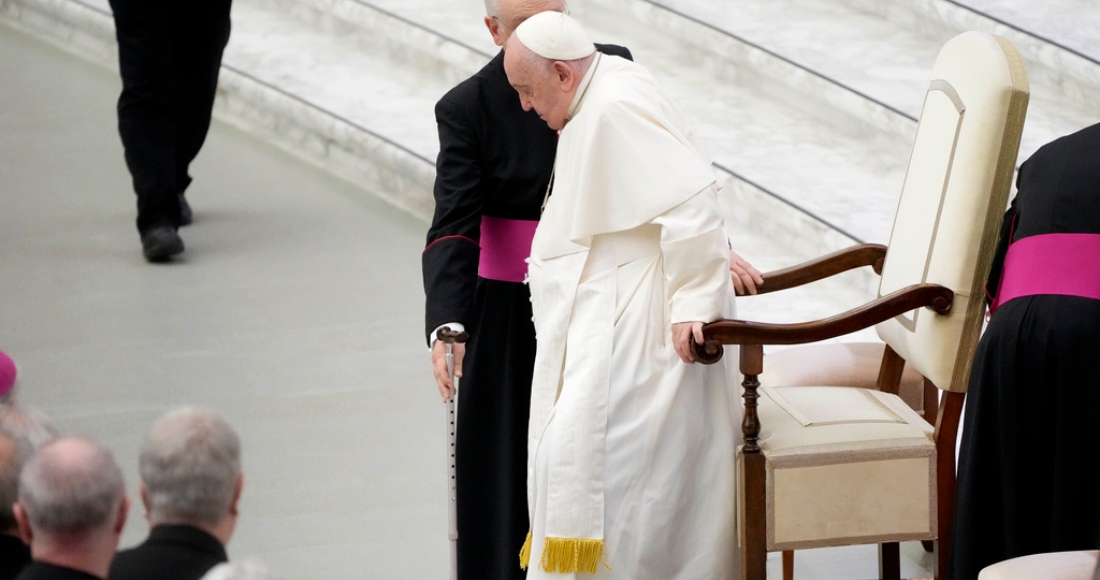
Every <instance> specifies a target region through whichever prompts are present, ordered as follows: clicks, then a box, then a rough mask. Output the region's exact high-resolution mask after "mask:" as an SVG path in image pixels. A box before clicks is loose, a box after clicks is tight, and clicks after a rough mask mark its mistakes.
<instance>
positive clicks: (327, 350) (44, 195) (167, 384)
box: [0, 26, 931, 580]
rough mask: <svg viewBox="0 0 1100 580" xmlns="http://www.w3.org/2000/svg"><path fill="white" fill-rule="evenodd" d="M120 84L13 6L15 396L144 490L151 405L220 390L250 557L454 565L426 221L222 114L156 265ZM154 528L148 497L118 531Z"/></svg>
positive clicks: (911, 550)
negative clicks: (426, 279)
mask: <svg viewBox="0 0 1100 580" xmlns="http://www.w3.org/2000/svg"><path fill="white" fill-rule="evenodd" d="M118 87H119V82H118V80H117V78H116V77H115V76H114V75H112V74H110V73H105V72H103V71H101V70H100V69H98V68H94V67H91V66H89V65H87V64H85V63H84V62H82V61H79V60H76V59H74V58H73V57H71V56H70V55H68V54H66V53H63V52H60V51H58V50H56V49H54V48H51V47H49V46H47V45H44V44H41V43H40V42H38V41H36V40H32V39H30V38H27V37H24V36H22V35H21V34H19V33H16V32H12V31H11V30H10V29H7V28H4V27H2V26H0V349H3V350H5V351H7V352H9V353H10V354H11V355H12V356H13V357H14V358H15V359H16V361H17V362H18V364H19V366H20V372H21V375H20V383H19V388H20V390H21V395H20V396H21V399H22V400H23V401H24V402H26V403H28V404H31V405H33V406H35V407H37V408H39V409H41V410H42V411H44V412H46V413H47V414H49V415H50V416H51V417H53V418H54V419H55V420H56V421H57V422H58V423H59V425H60V426H61V428H62V429H63V430H64V431H65V432H69V433H84V434H89V435H92V436H95V437H97V438H99V439H101V440H103V441H105V442H106V443H107V444H108V445H110V446H111V447H112V448H113V449H114V450H115V451H116V453H117V456H118V459H119V461H120V462H121V463H122V465H123V467H124V469H125V471H126V473H127V475H128V477H129V479H130V482H129V483H130V485H131V488H134V487H135V486H136V483H135V479H136V455H137V448H138V445H139V443H140V438H141V436H142V434H143V432H144V431H145V430H146V429H147V428H148V425H149V424H150V422H151V421H152V419H153V418H154V417H155V416H156V415H157V414H159V413H160V412H161V411H163V410H165V409H167V408H170V407H172V406H175V405H179V404H183V403H195V404H200V405H204V406H208V407H211V408H215V409H217V410H219V411H221V412H223V413H224V414H225V415H226V416H227V417H229V419H230V420H231V421H232V422H233V423H234V424H235V425H236V426H237V427H238V429H239V430H240V432H241V434H242V437H243V438H244V442H245V469H246V477H247V482H246V491H245V495H244V499H243V505H242V513H243V515H242V519H241V524H240V527H239V529H238V532H237V534H236V536H235V538H234V540H233V542H232V544H231V546H230V554H231V556H232V557H234V558H240V557H255V558H257V559H259V560H262V561H263V562H265V563H267V564H269V565H270V566H272V567H273V568H275V569H277V570H278V571H279V572H280V574H282V576H283V577H285V578H287V579H319V578H325V579H333V580H340V579H348V580H352V579H361V578H384V579H405V578H408V579H418V580H419V579H425V580H427V579H432V578H440V577H442V576H443V575H444V574H445V570H446V550H447V548H446V540H445V535H444V530H445V527H446V504H445V500H444V493H443V487H444V481H443V479H444V471H443V457H444V449H443V441H444V439H443V422H442V419H443V417H442V410H441V408H440V405H439V403H438V402H437V399H436V396H435V394H434V389H433V387H432V386H431V377H430V373H429V371H428V368H427V365H426V361H425V358H426V352H425V350H424V348H423V346H422V337H421V334H420V332H421V331H420V327H421V316H422V291H421V288H420V280H419V264H420V262H419V252H420V249H421V247H422V245H423V230H424V229H425V226H424V224H422V223H420V222H418V221H416V220H414V219H413V218H410V217H408V216H407V215H405V214H403V213H400V212H398V211H397V210H394V209H392V208H391V207H389V206H387V205H384V204H383V203H381V202H379V201H377V200H375V199H374V198H373V197H372V196H371V195H370V194H369V193H368V192H364V191H362V190H361V189H359V188H357V187H355V186H354V185H352V184H348V183H345V182H342V181H339V180H336V179H334V178H332V177H330V176H329V175H328V174H325V173H323V172H320V171H318V170H316V169H314V168H313V167H311V166H308V165H305V164H303V163H302V162H300V161H298V160H297V159H295V158H292V157H289V156H287V155H286V154H284V153H282V152H280V151H279V150H276V149H274V148H272V147H270V146H268V145H267V144H265V143H262V142H259V141H257V140H255V139H253V138H252V137H250V136H248V135H244V134H241V133H239V132H237V131H235V130H232V129H228V128H226V127H224V126H222V125H220V124H217V123H215V125H214V127H213V129H212V131H211V135H210V138H209V140H208V142H207V144H206V147H205V148H204V150H203V153H202V155H201V156H200V157H199V159H198V160H197V162H196V163H195V165H194V166H193V171H192V173H193V175H194V176H195V178H196V182H195V184H194V185H193V186H192V190H191V192H190V198H191V200H192V204H193V206H194V208H195V211H196V220H195V224H194V225H193V226H191V227H189V228H185V229H184V230H183V236H184V239H185V241H186V243H187V247H188V250H187V253H186V254H185V256H186V257H185V260H183V261H182V263H177V264H171V265H164V266H151V265H148V264H146V263H144V261H143V260H142V258H141V255H140V251H139V243H138V239H137V234H136V232H135V231H134V229H133V223H132V220H133V213H134V212H133V202H134V200H133V196H132V194H131V193H130V186H129V177H128V174H127V172H126V169H125V166H124V163H123V158H122V150H121V146H120V144H119V141H118V137H117V134H116V132H115V117H114V102H115V99H116V98H117V90H118ZM144 534H145V524H144V521H143V520H142V517H141V513H140V510H137V511H135V512H134V513H133V515H132V517H131V521H130V522H129V523H128V526H127V530H126V533H125V536H124V538H123V544H124V545H129V544H133V543H136V542H138V541H140V539H141V538H142V537H143V536H144ZM902 559H903V573H904V574H905V575H907V576H914V575H918V576H919V575H924V576H927V575H929V574H928V571H927V570H928V566H929V565H930V563H931V560H930V558H929V557H928V556H927V555H925V554H923V552H921V551H920V548H919V545H917V544H906V545H904V546H903V554H902ZM770 564H771V568H773V570H772V574H773V575H776V574H777V573H778V560H777V555H773V558H772V561H771V562H770ZM796 572H797V575H798V577H799V578H801V579H812V578H872V577H874V576H875V575H876V572H877V567H876V563H875V548H874V547H873V546H862V547H852V548H837V549H827V550H811V551H804V552H799V553H798V557H797V564H796Z"/></svg>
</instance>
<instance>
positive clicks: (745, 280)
mask: <svg viewBox="0 0 1100 580" xmlns="http://www.w3.org/2000/svg"><path fill="white" fill-rule="evenodd" d="M730 278H731V279H733V289H734V291H735V292H737V295H738V296H743V295H744V294H745V293H746V292H747V293H749V294H756V287H757V286H763V285H764V276H763V275H762V274H760V270H757V269H756V268H753V267H752V264H750V263H748V262H747V261H746V260H745V259H744V258H742V257H741V256H738V255H737V252H734V251H733V250H730Z"/></svg>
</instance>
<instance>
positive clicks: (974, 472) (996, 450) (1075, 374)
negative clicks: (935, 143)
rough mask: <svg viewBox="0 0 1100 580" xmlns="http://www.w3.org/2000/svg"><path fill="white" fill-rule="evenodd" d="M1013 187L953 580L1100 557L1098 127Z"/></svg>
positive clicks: (967, 425) (974, 384)
mask: <svg viewBox="0 0 1100 580" xmlns="http://www.w3.org/2000/svg"><path fill="white" fill-rule="evenodd" d="M1017 186H1018V189H1019V192H1018V193H1017V194H1016V198H1015V199H1014V200H1013V202H1012V206H1011V207H1010V208H1009V210H1008V213H1006V214H1005V218H1004V225H1003V226H1002V229H1001V241H1000V244H999V246H998V248H997V254H996V258H995V261H994V264H993V269H992V272H991V273H990V277H989V282H988V285H987V291H988V293H989V295H990V297H991V299H992V301H993V304H994V313H993V315H992V318H991V319H990V322H989V327H988V328H987V329H986V332H985V335H984V336H983V337H982V340H981V342H980V343H979V345H978V351H977V354H976V356H975V359H974V367H973V371H972V372H971V375H970V387H969V392H968V393H967V401H966V417H965V421H964V423H963V429H964V431H963V438H962V445H961V450H960V457H959V479H958V503H957V519H956V524H955V548H954V566H953V568H954V579H955V580H974V578H977V576H978V572H979V571H980V570H981V569H982V568H983V567H985V566H988V565H990V564H993V563H995V562H999V561H1001V560H1006V559H1009V558H1015V557H1018V556H1025V555H1030V554H1036V553H1041V552H1057V551H1066V550H1085V549H1092V550H1095V549H1097V548H1100V470H1097V469H1096V466H1095V463H1096V458H1097V457H1100V125H1093V126H1091V127H1089V128H1087V129H1084V130H1082V131H1079V132H1077V133H1074V134H1072V135H1069V136H1066V137H1062V138H1060V139H1057V140H1055V141H1053V142H1051V143H1049V144H1047V145H1045V146H1043V147H1042V148H1041V149H1039V151H1037V152H1036V153H1035V154H1034V155H1033V156H1032V157H1031V158H1030V159H1028V160H1027V161H1026V162H1025V163H1024V164H1023V165H1022V166H1021V167H1020V173H1019V177H1018V180H1017ZM1010 243H1011V245H1009V244H1010ZM1002 274H1003V275H1002ZM1090 288H1091V290H1090Z"/></svg>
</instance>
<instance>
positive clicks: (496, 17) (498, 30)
mask: <svg viewBox="0 0 1100 580" xmlns="http://www.w3.org/2000/svg"><path fill="white" fill-rule="evenodd" d="M546 11H553V12H565V11H566V7H565V0H485V26H486V27H488V28H489V34H491V35H493V42H495V43H496V45H497V46H504V45H505V43H507V42H508V39H509V38H511V36H512V33H513V32H515V30H516V27H517V26H519V25H520V24H522V23H523V21H524V20H527V19H528V18H530V17H532V16H534V15H536V14H538V13H540V12H546Z"/></svg>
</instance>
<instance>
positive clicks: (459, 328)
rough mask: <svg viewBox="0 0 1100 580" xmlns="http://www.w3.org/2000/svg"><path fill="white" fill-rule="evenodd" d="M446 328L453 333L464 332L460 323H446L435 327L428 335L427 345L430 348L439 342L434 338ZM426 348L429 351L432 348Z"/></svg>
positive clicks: (464, 328) (463, 327)
mask: <svg viewBox="0 0 1100 580" xmlns="http://www.w3.org/2000/svg"><path fill="white" fill-rule="evenodd" d="M447 327H450V329H451V330H453V331H455V332H466V327H465V326H463V325H462V323H461V322H448V323H446V324H440V325H439V326H437V327H435V330H433V331H432V333H431V334H430V335H428V343H429V344H431V345H432V346H435V341H437V340H439V339H438V338H436V337H437V336H439V331H440V330H441V329H443V328H447ZM428 348H429V349H431V348H432V347H431V346H430V347H428Z"/></svg>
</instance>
